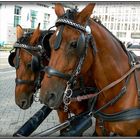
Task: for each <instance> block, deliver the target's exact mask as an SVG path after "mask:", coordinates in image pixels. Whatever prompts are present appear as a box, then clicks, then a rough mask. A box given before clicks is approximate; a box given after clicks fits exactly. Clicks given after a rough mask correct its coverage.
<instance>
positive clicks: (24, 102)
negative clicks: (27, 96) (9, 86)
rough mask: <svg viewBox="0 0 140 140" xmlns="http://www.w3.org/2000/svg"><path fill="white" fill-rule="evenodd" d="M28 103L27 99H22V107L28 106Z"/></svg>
mask: <svg viewBox="0 0 140 140" xmlns="http://www.w3.org/2000/svg"><path fill="white" fill-rule="evenodd" d="M27 104H28V103H27V100H22V101H21V107H22V108H26V106H27Z"/></svg>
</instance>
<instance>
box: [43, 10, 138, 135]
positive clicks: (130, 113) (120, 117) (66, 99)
mask: <svg viewBox="0 0 140 140" xmlns="http://www.w3.org/2000/svg"><path fill="white" fill-rule="evenodd" d="M72 13H73V14H75V11H67V13H66V14H65V15H64V16H63V17H61V18H60V19H58V20H57V21H56V26H60V30H59V33H58V36H57V38H56V42H55V45H54V49H55V50H57V49H59V47H60V44H61V41H62V32H63V30H64V27H65V26H66V25H67V26H70V27H72V28H74V29H76V30H78V31H79V32H80V37H79V39H78V42H80V43H77V47H78V46H79V45H81V44H84V46H83V45H82V46H83V47H84V49H83V52H82V54H81V55H80V58H79V62H78V64H77V66H76V68H75V70H74V71H73V72H72V74H65V73H62V72H60V71H58V70H55V69H53V68H51V67H46V68H45V72H47V74H48V75H49V76H57V77H59V78H63V79H65V80H67V86H66V89H65V92H64V95H63V103H64V111H67V110H68V105H69V104H70V102H71V101H81V100H85V99H90V98H92V104H91V107H90V109H89V111H88V112H89V115H91V116H92V115H93V116H95V117H96V118H98V119H99V120H100V127H101V129H102V133H103V135H106V129H105V127H104V121H109V122H111V121H115V122H117V121H125V120H131V119H139V118H140V109H139V108H132V109H128V110H123V111H120V112H118V113H113V114H106V113H102V112H101V111H102V110H103V109H105V108H107V107H109V106H110V105H113V104H115V103H116V102H117V101H118V100H119V99H120V98H121V97H122V96H123V95H124V94H125V93H126V89H127V85H128V83H129V80H130V77H131V74H132V73H135V81H136V85H137V89H138V93H139V96H140V84H139V81H138V78H137V69H139V68H140V63H139V61H136V57H135V56H134V54H133V53H132V52H128V51H126V49H125V47H122V48H123V50H124V51H125V52H126V53H127V55H128V58H129V64H130V70H129V71H128V72H127V73H126V74H124V75H123V76H122V77H121V78H119V79H117V80H116V81H114V82H112V83H110V84H109V85H107V86H106V87H104V88H103V89H102V90H100V91H99V92H97V93H95V94H88V95H84V96H82V97H81V96H77V97H74V98H72V96H73V90H72V87H73V85H74V83H75V82H77V78H78V76H79V74H80V72H81V68H82V65H83V62H84V60H85V56H86V53H87V48H88V47H89V44H91V47H92V48H93V50H94V53H95V54H96V52H97V48H96V44H95V41H94V38H93V36H92V34H91V29H90V26H89V20H88V21H87V22H86V25H85V26H82V25H80V24H78V23H75V22H74V21H73V19H72V18H71V16H69V15H70V14H72ZM72 17H73V16H72ZM79 40H80V41H79ZM81 42H82V43H81ZM119 42H120V41H119ZM121 44H122V43H121ZM123 80H125V84H124V86H123V87H122V89H121V90H120V92H119V93H118V95H117V96H116V97H115V98H113V99H112V100H111V101H109V102H108V103H107V104H105V105H104V106H102V107H101V108H99V109H96V108H95V103H96V99H97V98H98V95H99V94H101V93H102V92H104V91H107V90H109V89H110V88H112V87H114V86H116V85H117V84H118V83H120V82H121V81H123ZM91 89H92V87H91Z"/></svg>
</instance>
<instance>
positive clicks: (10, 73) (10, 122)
mask: <svg viewBox="0 0 140 140" xmlns="http://www.w3.org/2000/svg"><path fill="white" fill-rule="evenodd" d="M8 55H9V52H7V53H6V52H4V53H3V52H0V137H12V135H13V133H14V132H16V131H17V130H18V129H19V128H20V127H21V126H22V125H23V124H24V123H25V122H26V121H27V120H28V119H29V118H30V117H32V115H33V114H35V113H36V112H37V111H38V110H39V109H40V108H41V107H42V106H43V105H41V104H40V103H38V102H34V103H33V105H32V106H31V107H30V108H29V109H27V110H22V109H20V108H19V107H18V106H17V105H16V104H15V92H14V88H15V69H14V68H11V67H10V66H9V65H8V62H7V57H8ZM58 123H59V120H58V116H57V113H56V111H52V112H51V113H50V114H49V116H48V117H47V118H46V119H45V120H44V122H43V123H42V124H41V125H40V126H39V127H38V129H37V130H36V131H35V132H33V134H32V135H34V134H36V133H39V132H41V131H43V130H46V129H48V128H51V127H53V126H55V125H56V124H58ZM93 132H94V125H93V126H92V127H91V128H89V129H88V130H87V131H86V132H85V133H84V136H86V137H88V136H91V135H92V133H93ZM57 136H59V132H56V133H54V134H52V135H51V136H50V137H57Z"/></svg>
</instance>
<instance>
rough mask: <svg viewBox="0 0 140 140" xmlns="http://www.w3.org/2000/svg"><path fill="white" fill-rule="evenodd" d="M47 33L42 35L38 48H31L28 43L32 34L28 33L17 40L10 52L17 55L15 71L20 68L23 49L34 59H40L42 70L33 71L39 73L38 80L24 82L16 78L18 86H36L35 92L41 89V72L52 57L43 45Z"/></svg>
mask: <svg viewBox="0 0 140 140" xmlns="http://www.w3.org/2000/svg"><path fill="white" fill-rule="evenodd" d="M53 32H54V31H53ZM46 33H47V32H46V31H45V32H43V33H42V35H41V37H40V39H39V40H41V41H39V42H38V44H37V45H36V46H30V45H29V44H27V43H28V40H27V39H29V37H30V36H31V35H32V32H30V33H26V34H25V35H23V37H22V38H21V39H19V40H17V42H16V43H15V44H14V46H13V49H12V50H11V51H10V55H11V54H12V53H15V64H14V67H15V69H18V68H19V63H20V59H21V58H20V55H19V53H20V51H21V49H22V50H24V51H26V52H27V53H28V54H29V55H31V56H32V57H34V56H38V58H40V62H39V63H40V68H37V71H33V72H38V76H37V78H36V79H35V80H23V79H20V78H16V79H15V83H16V85H22V84H27V85H32V86H34V90H35V91H36V90H37V89H39V88H40V87H41V80H42V78H43V77H41V72H42V71H41V70H42V69H43V68H44V67H45V66H43V60H47V61H49V57H50V56H48V55H47V54H48V51H49V50H45V49H44V47H43V44H42V40H44V36H45V35H46ZM13 50H14V52H13ZM27 65H31V62H30V63H28V64H27ZM35 91H34V92H35Z"/></svg>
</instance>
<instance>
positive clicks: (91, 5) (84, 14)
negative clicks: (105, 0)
mask: <svg viewBox="0 0 140 140" xmlns="http://www.w3.org/2000/svg"><path fill="white" fill-rule="evenodd" d="M94 6H95V3H89V4H88V5H87V6H86V7H85V8H84V9H83V10H82V11H81V12H80V13H79V14H78V15H77V16H78V21H80V22H85V21H87V19H88V18H89V17H90V16H91V14H92V11H93V9H94Z"/></svg>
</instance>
